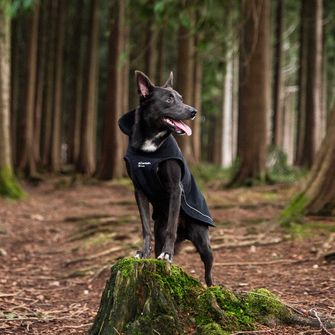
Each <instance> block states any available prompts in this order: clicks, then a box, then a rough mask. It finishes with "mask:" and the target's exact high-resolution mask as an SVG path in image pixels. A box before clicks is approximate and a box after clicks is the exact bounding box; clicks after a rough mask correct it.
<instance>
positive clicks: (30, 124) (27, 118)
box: [18, 3, 40, 177]
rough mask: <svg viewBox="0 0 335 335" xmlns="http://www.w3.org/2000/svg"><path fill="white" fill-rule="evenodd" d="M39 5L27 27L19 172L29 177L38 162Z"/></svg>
mask: <svg viewBox="0 0 335 335" xmlns="http://www.w3.org/2000/svg"><path fill="white" fill-rule="evenodd" d="M39 12H40V11H39V4H38V3H36V4H35V5H34V7H33V9H32V11H31V13H30V14H29V19H28V22H27V27H28V28H29V29H30V31H29V35H28V36H29V41H28V52H27V78H26V83H25V89H26V94H25V97H26V101H25V103H24V105H23V110H22V111H23V113H22V115H20V117H22V118H23V120H22V124H23V129H21V132H22V134H21V136H22V137H23V140H22V141H21V143H22V144H23V148H21V150H20V151H19V152H20V157H19V159H18V170H19V171H21V172H24V173H25V175H26V176H27V177H30V176H34V175H35V174H36V160H35V152H34V144H33V140H34V135H33V133H34V111H35V94H36V71H37V48H38V26H39Z"/></svg>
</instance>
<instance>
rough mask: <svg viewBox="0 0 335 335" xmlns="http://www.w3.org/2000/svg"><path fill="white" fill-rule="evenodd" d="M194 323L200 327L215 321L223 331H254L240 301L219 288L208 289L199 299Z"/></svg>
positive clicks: (231, 293)
mask: <svg viewBox="0 0 335 335" xmlns="http://www.w3.org/2000/svg"><path fill="white" fill-rule="evenodd" d="M196 321H197V324H198V325H200V326H202V325H206V324H209V323H211V322H213V321H215V322H216V323H217V324H220V325H221V327H222V329H224V330H238V329H241V330H249V329H254V320H253V318H252V317H250V315H249V314H248V311H246V310H245V308H244V306H243V304H242V301H241V300H240V299H239V298H238V297H237V296H236V295H235V294H234V293H233V292H231V291H229V290H227V289H225V288H222V287H219V286H214V287H210V288H208V289H207V290H206V291H205V292H204V293H203V294H202V295H201V296H200V297H199V299H198V311H197V317H196Z"/></svg>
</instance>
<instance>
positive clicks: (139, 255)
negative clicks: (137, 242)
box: [134, 251, 143, 259]
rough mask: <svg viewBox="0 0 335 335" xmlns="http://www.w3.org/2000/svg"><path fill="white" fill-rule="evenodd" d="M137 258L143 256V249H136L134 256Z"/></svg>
mask: <svg viewBox="0 0 335 335" xmlns="http://www.w3.org/2000/svg"><path fill="white" fill-rule="evenodd" d="M134 257H135V258H139V259H140V258H143V252H142V251H136V254H135V256H134Z"/></svg>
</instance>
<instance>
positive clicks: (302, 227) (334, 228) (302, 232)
mask: <svg viewBox="0 0 335 335" xmlns="http://www.w3.org/2000/svg"><path fill="white" fill-rule="evenodd" d="M285 229H286V231H287V232H288V233H289V234H290V235H291V236H292V238H295V239H299V238H301V239H303V238H308V237H312V236H315V235H316V234H317V235H320V234H325V235H329V234H330V233H335V224H331V223H329V222H328V223H324V222H308V221H306V222H304V223H294V222H291V223H290V224H289V225H287V226H286V227H285Z"/></svg>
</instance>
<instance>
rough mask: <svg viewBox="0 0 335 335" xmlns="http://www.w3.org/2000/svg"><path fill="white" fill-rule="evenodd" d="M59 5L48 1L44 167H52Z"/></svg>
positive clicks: (43, 135)
mask: <svg viewBox="0 0 335 335" xmlns="http://www.w3.org/2000/svg"><path fill="white" fill-rule="evenodd" d="M57 6H58V2H55V1H51V0H49V1H48V9H47V10H48V17H49V24H48V25H47V46H46V48H47V55H46V63H47V64H46V82H45V96H44V99H43V119H42V129H43V131H42V133H41V135H42V140H41V146H42V148H41V152H42V165H43V167H44V168H47V169H49V168H50V153H51V150H50V149H51V143H52V142H51V141H52V126H53V125H52V114H53V104H54V89H55V61H56V60H55V48H56V32H57Z"/></svg>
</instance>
